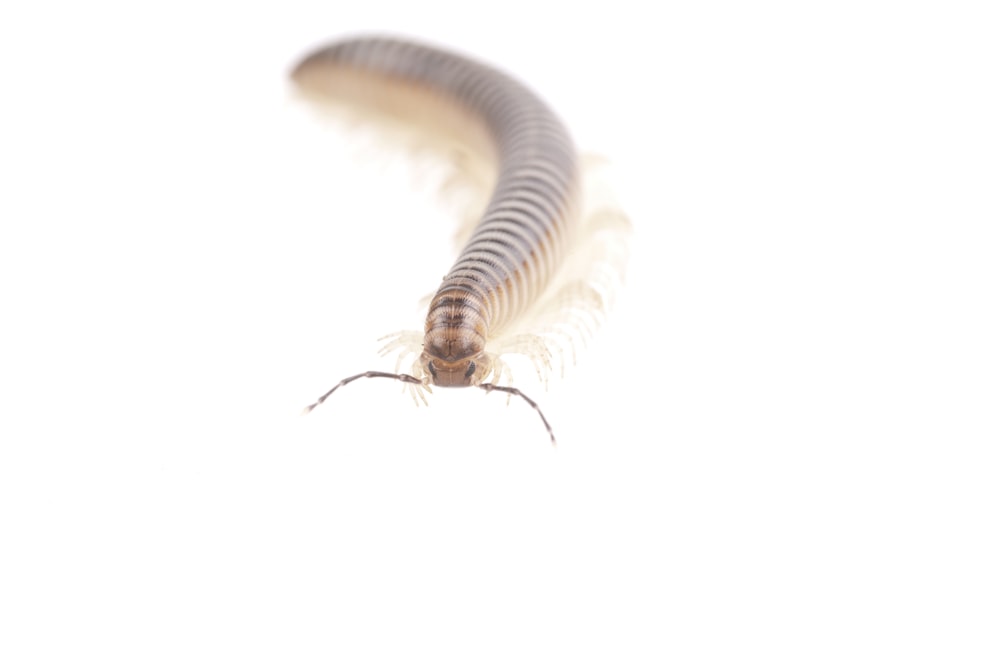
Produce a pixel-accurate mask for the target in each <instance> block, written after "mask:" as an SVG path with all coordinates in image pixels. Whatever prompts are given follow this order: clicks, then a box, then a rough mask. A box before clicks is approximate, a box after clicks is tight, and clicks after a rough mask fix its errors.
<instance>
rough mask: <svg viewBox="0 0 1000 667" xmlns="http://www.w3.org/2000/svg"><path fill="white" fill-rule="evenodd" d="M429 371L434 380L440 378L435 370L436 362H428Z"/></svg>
mask: <svg viewBox="0 0 1000 667" xmlns="http://www.w3.org/2000/svg"><path fill="white" fill-rule="evenodd" d="M427 370H428V371H430V374H431V377H432V378H436V377H437V376H438V374H437V371H436V370H434V362H433V361H428V362H427Z"/></svg>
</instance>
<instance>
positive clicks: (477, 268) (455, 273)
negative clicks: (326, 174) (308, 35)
mask: <svg viewBox="0 0 1000 667" xmlns="http://www.w3.org/2000/svg"><path fill="white" fill-rule="evenodd" d="M359 75H360V78H359ZM293 76H294V78H296V79H297V80H298V81H299V82H300V83H302V84H303V86H307V87H313V88H316V89H320V90H321V92H323V91H327V92H329V93H331V94H333V95H336V94H338V93H341V92H345V91H344V88H345V87H346V86H356V85H357V83H358V81H359V80H361V81H365V83H364V84H363V85H365V86H367V85H368V81H373V82H376V83H377V81H376V80H380V81H382V82H383V83H386V84H388V85H390V86H396V87H397V88H399V89H401V90H402V89H413V90H416V91H418V92H428V93H431V94H433V95H437V96H440V97H441V98H442V99H445V100H448V101H450V103H452V104H454V105H456V106H457V107H458V108H459V109H460V110H461V112H462V113H465V114H468V116H469V119H470V121H471V123H472V124H473V125H479V126H481V128H482V130H483V132H484V136H485V138H486V140H487V142H488V143H489V144H491V146H490V148H492V150H493V153H494V155H495V157H496V164H497V180H496V184H495V188H494V190H493V193H492V196H491V197H490V199H489V203H488V204H487V206H486V209H485V212H484V213H483V214H482V217H481V219H480V221H479V223H478V225H477V226H476V228H475V229H474V231H473V232H472V235H471V237H470V238H469V240H468V242H467V243H466V245H465V247H464V249H463V250H462V251H461V253H460V255H459V257H458V259H457V260H456V261H455V264H454V266H452V268H451V270H450V271H449V272H448V273H447V275H446V276H445V277H444V279H443V281H442V283H441V285H440V287H439V288H438V290H437V292H436V294H435V295H434V297H433V299H432V301H431V304H430V308H429V310H428V313H427V319H426V322H425V326H424V334H423V343H422V350H421V352H420V357H419V360H418V362H417V363H416V364H415V365H414V370H413V375H414V376H415V377H416V379H418V380H420V381H421V382H422V383H427V382H430V383H431V384H435V385H438V386H470V385H479V386H483V385H485V384H486V380H488V379H491V378H492V379H496V378H498V377H500V367H499V365H498V362H497V359H496V358H495V355H493V354H491V353H489V352H487V349H486V348H487V344H488V343H489V341H490V340H491V339H493V338H495V337H497V336H499V335H500V334H501V333H503V332H504V330H505V328H507V327H508V325H510V324H511V323H512V322H513V321H514V320H515V319H516V318H517V317H519V316H520V315H521V314H523V313H524V311H525V310H526V309H528V308H529V307H530V306H531V305H532V304H533V302H534V301H535V300H536V299H537V298H538V297H539V296H540V295H541V294H542V292H543V291H544V290H545V289H546V287H547V286H548V285H549V283H550V281H551V279H552V277H553V275H554V274H555V273H556V271H557V270H558V268H559V265H560V263H561V262H562V260H563V258H564V254H565V252H566V247H567V244H568V243H569V237H570V235H571V228H572V226H573V225H574V221H575V219H576V216H577V215H578V210H577V209H578V206H577V197H578V195H579V171H578V165H577V153H576V149H575V148H574V146H573V142H572V141H571V139H570V137H569V134H568V132H567V131H566V129H565V128H564V126H563V124H562V123H561V122H560V121H559V119H558V118H557V117H556V116H555V114H554V113H553V112H552V111H551V110H550V109H549V107H548V106H547V105H546V104H545V103H544V102H543V101H542V100H541V99H540V98H539V97H538V96H537V95H535V94H534V93H533V92H531V91H530V90H529V89H528V88H526V87H525V86H524V85H522V84H520V83H518V82H517V81H515V80H514V79H512V78H510V77H509V76H507V75H505V74H503V73H501V72H499V71H497V70H495V69H493V68H491V67H489V66H486V65H483V64H480V63H477V62H474V61H471V60H468V59H466V58H463V57H461V56H457V55H454V54H451V53H447V52H444V51H440V50H438V49H435V48H431V47H427V46H423V45H419V44H415V43H412V42H406V41H401V40H396V39H385V38H362V39H352V40H346V41H342V42H338V43H335V44H333V45H331V46H327V47H325V48H322V49H320V50H318V51H316V52H314V53H312V54H311V55H309V56H308V57H306V58H305V59H304V60H303V61H302V62H301V63H300V64H299V65H298V67H297V68H296V70H295V72H294V74H293ZM365 77H368V81H366V80H365ZM303 82H305V83H303ZM373 85H374V84H373ZM338 386H339V385H338ZM489 386H490V387H492V386H493V385H489ZM543 419H544V418H543Z"/></svg>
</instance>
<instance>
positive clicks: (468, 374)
mask: <svg viewBox="0 0 1000 667" xmlns="http://www.w3.org/2000/svg"><path fill="white" fill-rule="evenodd" d="M475 372H476V362H474V361H470V362H469V369H468V370H467V371H465V377H467V378H470V377H472V374H473V373H475Z"/></svg>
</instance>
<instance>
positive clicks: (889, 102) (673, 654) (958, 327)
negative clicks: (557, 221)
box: [0, 0, 1000, 665]
mask: <svg viewBox="0 0 1000 667" xmlns="http://www.w3.org/2000/svg"><path fill="white" fill-rule="evenodd" d="M63 4H65V6H61V5H60V3H55V4H52V3H49V4H47V5H46V4H42V3H36V4H35V5H34V7H35V8H34V9H31V10H26V9H24V7H26V6H27V3H21V5H22V8H21V9H15V8H5V9H4V10H2V15H0V85H2V86H3V92H2V99H3V102H2V106H0V279H2V283H0V290H2V292H0V294H2V307H3V310H2V323H0V324H2V330H0V337H2V338H0V341H2V346H0V355H2V356H0V361H2V369H0V375H2V377H0V400H2V403H0V406H2V407H0V410H2V413H0V415H2V423H0V440H2V442H0V541H2V544H0V547H2V548H0V663H2V664H5V665H36V664H37V665H56V664H58V665H70V664H73V665H75V664H102V665H181V664H183V665H223V664H233V665H235V664H240V665H246V664H260V665H404V664H440V665H535V664H538V665H541V664H546V665H577V664H601V665H612V664H614V665H661V664H677V665H734V664H767V665H778V664H780V665H834V664H836V665H843V664H869V665H886V664H940V665H944V664H952V665H959V664H960V665H987V664H991V665H995V664H997V663H998V661H1000V638H998V634H997V629H998V627H1000V607H998V600H1000V575H998V566H997V563H1000V546H998V535H997V531H998V520H1000V491H998V484H997V478H998V474H1000V466H998V457H997V448H998V446H1000V414H998V406H1000V400H998V399H1000V386H998V378H1000V353H998V341H1000V322H998V288H1000V270H998V262H997V257H998V251H1000V244H998V241H997V228H998V221H1000V216H998V214H1000V197H998V193H1000V190H998V177H1000V157H998V156H1000V132H998V124H1000V123H998V119H1000V101H998V94H997V91H998V89H997V86H998V81H1000V48H998V39H997V35H998V34H1000V23H998V22H997V20H996V19H995V18H994V17H992V16H990V15H988V13H987V12H986V11H985V8H986V7H987V5H988V4H990V3H985V2H984V3H979V4H976V3H962V2H958V3H943V2H940V3H928V2H924V3H919V2H918V3H902V2H900V3H890V2H857V3H854V2H847V3H826V4H825V6H824V7H820V6H819V5H818V3H793V2H784V3H782V2H763V3H738V2H705V3H684V4H670V3H668V4H663V5H661V6H659V7H658V8H656V9H650V8H649V7H652V6H653V5H649V4H646V3H642V4H640V3H638V2H628V1H622V2H614V3H606V4H603V5H601V6H600V8H599V9H596V10H594V9H583V8H578V7H572V6H570V5H568V4H565V3H545V2H537V1H536V2H517V1H513V0H511V1H507V2H503V3H491V4H485V3H484V4H473V3H458V2H451V3H449V2H433V1H426V0H425V1H424V2H419V3H405V4H404V3H398V4H397V3H393V2H378V1H377V0H368V1H366V2H355V3H343V2H339V3H338V2H282V3H273V6H271V7H270V8H261V7H260V6H259V5H254V6H250V4H248V3H227V2H204V3H193V2H180V3H172V4H169V5H162V6H160V7H159V8H153V6H152V5H149V4H146V3H113V2H88V3H63ZM362 6H363V7H362ZM807 7H808V8H807ZM370 30H378V31H389V32H393V33H401V34H404V35H412V36H416V37H420V38H422V39H424V40H428V41H431V42H434V43H437V44H440V45H444V46H449V47H452V48H456V49H460V50H462V51H464V52H466V53H470V54H474V55H476V56H477V57H480V58H482V59H485V60H487V61H490V62H493V63H495V64H497V65H499V66H501V67H502V68H504V69H506V70H507V71H509V72H511V73H513V74H515V75H517V76H519V77H520V78H522V79H524V80H526V81H527V82H528V83H529V84H530V85H531V86H533V87H534V88H536V89H537V90H538V91H540V92H541V93H542V94H543V95H544V96H545V97H546V98H547V99H548V100H549V101H550V102H551V103H552V105H553V106H554V107H556V108H557V109H558V110H559V111H560V113H561V115H562V116H563V117H564V118H565V119H566V120H567V122H568V124H569V126H570V127H571V129H572V131H573V132H574V134H575V135H576V137H577V140H578V143H579V144H580V145H581V146H582V147H584V148H585V149H589V150H593V151H597V152H600V153H602V154H604V155H607V156H609V157H610V158H612V159H613V160H614V163H615V164H616V165H617V167H618V175H619V179H618V182H619V189H620V191H621V195H622V199H623V200H624V202H625V203H626V205H627V207H628V211H629V213H630V215H631V217H632V220H633V223H634V227H635V234H634V253H633V260H632V262H631V263H630V265H629V278H628V287H627V289H626V291H625V292H624V293H623V296H622V298H621V301H620V302H619V304H618V307H617V309H616V310H615V312H614V313H613V314H612V317H611V318H610V320H609V325H608V326H607V327H606V328H605V329H604V330H603V331H602V332H601V335H600V336H599V337H598V338H597V339H596V341H595V342H594V344H593V345H592V346H591V347H590V349H589V350H587V352H586V354H585V355H583V356H582V358H581V359H580V362H579V363H578V365H577V366H576V368H574V369H573V371H572V372H571V373H570V374H569V376H568V377H567V378H566V379H565V380H564V381H562V382H558V383H555V384H554V385H553V386H552V388H551V390H550V391H549V392H547V393H542V394H540V395H538V396H536V398H538V400H539V402H540V403H541V404H542V406H543V407H544V409H545V411H546V413H547V415H548V417H549V419H550V420H551V421H552V423H553V425H554V427H555V428H556V430H557V434H558V436H559V439H560V446H559V447H558V448H556V449H553V448H552V447H550V446H549V445H548V443H547V439H546V437H545V435H544V432H543V431H542V430H541V426H540V424H539V423H538V420H537V417H536V416H535V415H534V414H533V413H531V411H530V410H528V409H527V408H526V407H525V406H524V405H521V404H517V403H514V404H512V405H511V406H510V407H509V408H507V407H505V406H504V404H503V400H502V399H501V398H499V397H497V396H484V395H482V394H481V392H459V391H451V392H449V391H444V390H439V391H438V392H436V393H435V394H434V397H433V400H432V405H431V407H430V408H429V409H423V408H422V409H419V410H418V409H415V408H414V407H413V405H412V403H411V402H410V400H409V398H408V397H406V396H405V395H403V394H401V393H400V388H399V387H398V386H396V385H395V383H390V382H387V381H381V380H379V381H376V380H367V381H364V382H359V383H358V384H355V385H353V386H352V387H350V388H349V390H345V391H343V392H342V393H338V394H337V395H336V396H335V400H331V402H330V403H328V404H327V405H325V406H324V407H323V409H322V410H319V411H317V412H316V413H314V414H313V415H312V416H310V417H309V418H300V417H299V416H298V412H299V410H300V409H301V407H302V406H303V405H305V404H306V403H309V402H310V401H312V400H313V399H314V398H315V396H316V395H318V394H319V393H321V392H322V391H325V390H326V389H327V388H329V387H330V386H331V385H332V384H333V383H334V382H336V381H337V380H339V379H340V378H341V377H343V376H345V375H349V374H351V373H354V372H359V371H363V370H367V369H369V368H387V367H388V366H391V364H390V362H387V361H385V360H381V359H379V358H378V357H377V355H376V354H375V350H376V349H377V343H376V341H375V339H376V338H377V337H378V336H380V335H383V334H385V333H388V332H391V331H394V330H397V329H402V328H419V327H420V326H421V322H422V317H421V313H420V311H419V308H418V300H419V299H420V297H422V296H424V295H425V294H427V293H428V292H430V291H432V290H433V288H434V287H435V285H436V281H437V280H438V279H439V276H440V275H442V274H443V273H444V271H445V270H446V269H447V266H448V265H449V263H450V261H451V258H450V257H449V255H448V253H449V252H450V248H451V247H450V244H449V240H448V235H449V233H450V231H449V229H450V222H449V221H448V220H446V219H442V217H441V215H440V211H439V210H437V209H436V205H435V197H434V193H433V192H428V191H426V190H425V189H421V188H420V187H417V185H415V184H414V183H413V178H412V174H408V173H407V172H406V170H405V169H403V170H400V169H394V168H389V169H386V170H382V169H380V167H379V166H378V164H377V163H370V162H369V163H365V161H361V162H360V163H359V161H357V160H356V159H355V157H354V156H351V155H350V154H349V151H345V149H344V147H345V140H344V137H343V136H340V135H339V134H338V131H337V130H336V129H335V128H333V127H330V126H329V125H328V124H326V123H324V122H323V121H321V120H320V119H319V118H318V117H317V116H316V114H315V113H314V112H313V111H312V110H310V109H309V108H307V107H305V106H304V104H303V103H302V102H301V101H299V100H297V99H295V98H294V96H293V95H292V94H291V91H290V88H289V86H288V84H287V81H286V76H287V72H288V69H289V68H290V67H291V66H292V65H293V64H294V62H295V60H296V58H298V57H299V56H301V55H302V54H303V53H304V52H306V51H307V50H308V49H309V48H311V47H313V46H316V45H318V44H320V43H322V42H324V41H326V40H328V39H331V38H334V37H336V36H341V35H345V34H350V33H355V32H358V31H370Z"/></svg>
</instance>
